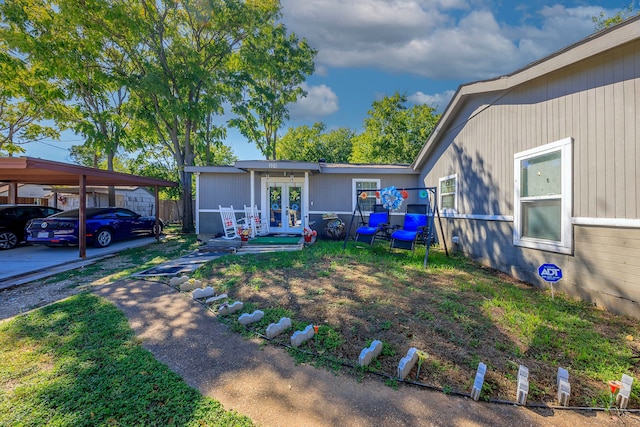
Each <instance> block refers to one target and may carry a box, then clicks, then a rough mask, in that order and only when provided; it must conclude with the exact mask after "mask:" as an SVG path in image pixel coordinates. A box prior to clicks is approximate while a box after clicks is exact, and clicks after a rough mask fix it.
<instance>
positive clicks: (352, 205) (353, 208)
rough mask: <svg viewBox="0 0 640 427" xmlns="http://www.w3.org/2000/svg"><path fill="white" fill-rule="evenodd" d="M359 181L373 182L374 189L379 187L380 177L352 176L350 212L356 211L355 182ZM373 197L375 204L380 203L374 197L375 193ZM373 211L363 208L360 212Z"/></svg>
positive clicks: (356, 193) (356, 194)
mask: <svg viewBox="0 0 640 427" xmlns="http://www.w3.org/2000/svg"><path fill="white" fill-rule="evenodd" d="M359 182H375V184H376V186H375V189H380V178H353V179H351V210H352V212H355V211H356V203H358V190H357V183H359ZM370 198H371V197H367V199H370ZM373 198H375V200H376V202H375V203H376V204H377V203H380V199H378V198H377V197H375V193H374V195H373ZM371 212H373V211H365V210H363V211H362V213H371Z"/></svg>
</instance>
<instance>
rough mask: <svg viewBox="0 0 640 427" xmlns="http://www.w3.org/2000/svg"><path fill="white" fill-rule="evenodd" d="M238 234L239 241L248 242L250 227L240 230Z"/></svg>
mask: <svg viewBox="0 0 640 427" xmlns="http://www.w3.org/2000/svg"><path fill="white" fill-rule="evenodd" d="M239 234H240V240H242V241H243V242H246V241H248V240H249V236H251V227H248V228H241V229H240V231H239Z"/></svg>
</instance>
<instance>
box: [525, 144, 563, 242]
mask: <svg viewBox="0 0 640 427" xmlns="http://www.w3.org/2000/svg"><path fill="white" fill-rule="evenodd" d="M572 147H573V138H564V139H561V140H558V141H555V142H551V143H549V144H545V145H542V146H540V147H535V148H532V149H529V150H525V151H521V152H519V153H515V154H514V156H513V165H514V167H513V174H514V199H513V200H514V204H513V244H514V245H515V246H521V247H526V248H532V249H539V250H543V251H549V252H558V253H563V254H570V253H571V252H572V250H573V225H572V222H571V218H572V206H573V194H572V190H573V188H572V187H573V179H572V178H573V155H572ZM557 151H558V152H560V182H561V189H560V195H559V196H558V195H551V196H529V197H522V196H521V190H522V188H521V179H522V161H524V160H527V159H530V158H533V157H538V156H542V155H545V154H550V153H553V152H557ZM547 200H560V236H561V238H560V240H559V241H556V240H548V239H539V238H533V237H524V236H522V227H523V218H522V214H523V212H522V203H527V202H535V201H547Z"/></svg>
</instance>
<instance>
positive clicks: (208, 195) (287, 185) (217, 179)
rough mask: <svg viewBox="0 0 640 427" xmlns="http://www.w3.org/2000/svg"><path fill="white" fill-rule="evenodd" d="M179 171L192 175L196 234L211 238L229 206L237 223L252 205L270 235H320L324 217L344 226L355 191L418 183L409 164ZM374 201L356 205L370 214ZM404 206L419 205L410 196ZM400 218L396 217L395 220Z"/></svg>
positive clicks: (255, 165) (288, 164) (246, 165)
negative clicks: (308, 232)
mask: <svg viewBox="0 0 640 427" xmlns="http://www.w3.org/2000/svg"><path fill="white" fill-rule="evenodd" d="M185 170H187V171H188V172H193V173H195V175H196V208H195V213H196V215H195V217H196V232H197V233H198V234H201V235H213V236H215V235H219V234H221V233H222V221H221V219H220V206H222V207H229V206H233V207H234V210H235V212H236V216H237V218H241V217H243V216H244V206H245V205H246V206H251V205H253V206H258V210H259V212H260V215H261V217H262V218H268V221H269V229H270V231H271V232H275V233H293V234H301V233H302V230H303V228H305V227H309V226H311V227H313V228H314V229H315V230H316V231H317V232H318V233H319V234H320V236H325V235H326V230H325V228H326V225H327V221H328V220H326V219H324V218H327V217H331V218H335V217H339V218H341V219H342V220H343V221H344V223H345V224H346V225H349V223H350V220H351V216H352V214H353V211H354V209H355V204H356V197H357V191H358V190H361V189H380V188H385V187H388V186H392V185H393V186H395V187H397V188H405V187H406V188H411V187H415V186H416V185H417V184H418V171H416V170H414V169H411V168H410V167H409V165H351V164H336V163H322V162H321V163H308V162H296V161H281V160H278V161H267V160H254V161H237V162H236V163H235V164H234V165H233V166H194V167H187V168H185ZM377 202H379V200H377V199H376V195H375V192H369V193H368V199H367V200H366V201H362V202H361V206H363V211H364V212H363V213H364V214H365V215H366V214H367V213H368V212H370V210H371V209H372V205H373V204H375V203H377ZM405 203H420V201H419V200H418V196H417V195H415V194H412V195H410V197H409V199H408V200H407V201H406V202H405ZM283 212H284V215H283ZM287 212H288V213H289V215H288V217H287V214H286V213H287ZM400 215H401V214H399V213H398V214H396V216H397V220H398V221H400V220H401V217H400Z"/></svg>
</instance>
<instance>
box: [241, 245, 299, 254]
mask: <svg viewBox="0 0 640 427" xmlns="http://www.w3.org/2000/svg"><path fill="white" fill-rule="evenodd" d="M302 248H304V245H303V244H298V245H244V246H242V247H239V248H238V249H237V250H236V253H237V254H261V253H267V252H289V251H301V250H302Z"/></svg>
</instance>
